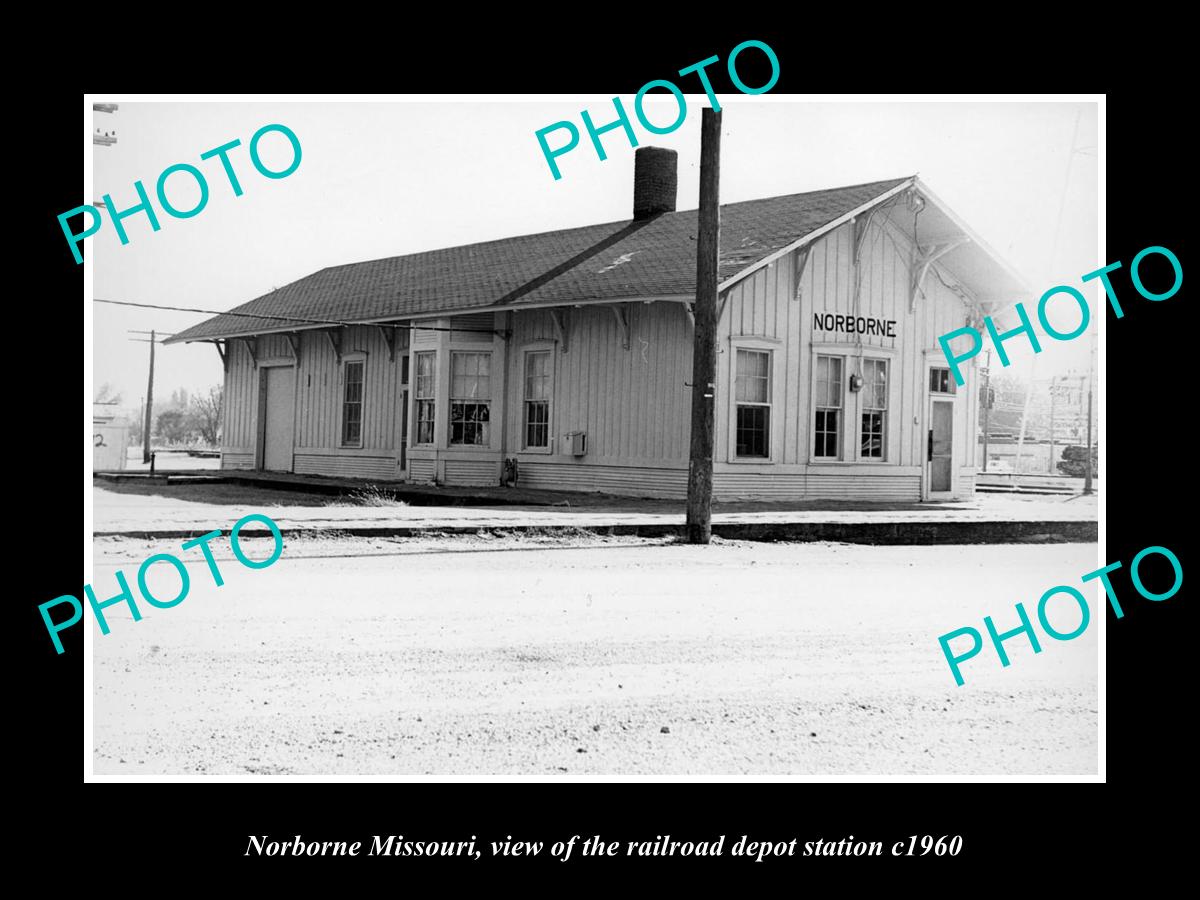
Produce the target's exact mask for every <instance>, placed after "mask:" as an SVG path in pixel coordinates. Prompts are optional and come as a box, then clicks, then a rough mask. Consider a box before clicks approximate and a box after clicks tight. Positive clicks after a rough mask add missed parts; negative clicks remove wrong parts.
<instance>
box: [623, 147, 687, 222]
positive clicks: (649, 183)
mask: <svg viewBox="0 0 1200 900" xmlns="http://www.w3.org/2000/svg"><path fill="white" fill-rule="evenodd" d="M678 160H679V154H678V153H676V152H675V151H674V150H668V149H666V148H665V147H638V149H637V152H636V153H634V156H633V218H634V219H647V218H649V217H650V216H653V215H655V214H656V213H663V212H675V194H676V190H677V188H678V186H679V182H678V174H677V172H676V164H677V162H678Z"/></svg>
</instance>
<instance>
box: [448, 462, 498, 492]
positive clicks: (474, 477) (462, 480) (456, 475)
mask: <svg viewBox="0 0 1200 900" xmlns="http://www.w3.org/2000/svg"><path fill="white" fill-rule="evenodd" d="M499 483H500V463H499V462H498V461H497V460H492V459H448V460H446V484H460V485H466V486H469V487H483V486H488V487H494V486H496V485H498V484H499Z"/></svg>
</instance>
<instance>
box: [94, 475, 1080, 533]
mask: <svg viewBox="0 0 1200 900" xmlns="http://www.w3.org/2000/svg"><path fill="white" fill-rule="evenodd" d="M313 481H318V482H325V484H320V485H317V487H319V488H321V489H324V490H327V493H319V492H318V491H314V490H311V489H310V487H311V482H313ZM363 486H364V485H363V483H361V482H348V481H339V480H337V479H311V480H310V479H300V478H298V477H296V476H291V477H287V476H285V477H274V476H271V477H268V478H267V479H263V478H261V477H257V478H253V479H249V478H247V479H242V480H239V481H237V482H235V483H230V484H213V483H204V482H200V483H195V484H179V483H178V482H175V481H174V480H172V483H168V479H167V478H163V479H161V482H159V481H154V482H150V481H148V480H145V479H143V480H142V481H140V482H136V483H135V482H130V481H127V480H123V481H121V482H115V483H114V482H110V481H106V480H105V479H100V478H98V479H97V480H96V481H95V487H94V488H93V499H94V503H93V512H94V521H93V528H94V534H95V536H96V537H133V538H146V539H171V540H176V539H178V540H183V539H186V538H189V537H196V536H199V535H202V534H205V533H207V532H210V531H213V530H220V531H222V533H228V531H229V530H230V528H231V527H232V526H233V524H234V522H236V521H237V520H238V519H240V518H242V517H243V516H246V515H249V514H251V513H261V514H265V515H267V516H269V517H270V518H271V519H272V520H273V521H274V522H276V524H277V525H278V526H279V528H280V530H281V531H282V532H283V533H284V534H285V535H299V534H315V533H325V534H331V535H332V534H345V535H351V536H360V537H410V536H417V535H429V534H464V533H468V534H469V533H480V532H498V531H507V532H514V531H535V532H540V533H554V532H556V531H558V532H563V533H571V532H579V531H588V532H595V533H600V534H622V535H638V536H643V537H670V536H680V535H682V534H683V530H684V521H685V519H684V509H683V503H682V501H678V500H637V499H633V498H628V497H606V496H604V495H600V494H562V493H557V492H549V491H537V492H534V491H523V490H515V491H514V490H509V489H505V488H428V487H426V488H421V487H417V486H403V485H397V486H391V485H389V486H388V487H394V488H395V490H396V496H397V498H399V499H396V500H393V501H388V500H387V499H386V498H385V499H384V500H382V501H381V503H380V505H362V503H361V502H356V501H355V500H353V499H351V498H350V497H349V496H348V492H350V491H352V490H353V489H355V488H359V489H361V488H362V487H363ZM334 488H336V489H337V490H338V491H340V492H341V493H340V494H339V495H337V496H334V497H333V498H332V499H331V498H330V495H331V494H334V491H333V489H334ZM402 489H403V490H402ZM434 501H436V503H437V505H433V503H434ZM1096 510H1097V504H1096V498H1095V497H1094V496H1093V497H1089V498H1062V497H1036V496H1034V497H1030V496H1023V497H1010V496H999V495H979V496H976V497H975V498H973V499H972V500H969V501H955V502H946V503H907V504H896V503H886V504H880V503H867V502H861V501H860V502H854V503H850V502H828V501H810V502H808V503H796V502H779V503H720V504H716V505H715V506H714V512H713V533H714V534H716V535H719V536H721V537H724V538H730V539H743V540H757V541H840V542H845V543H864V544H977V543H1031V542H1036V543H1060V542H1079V541H1085V542H1093V541H1096V540H1097V538H1098V527H1097V512H1096ZM242 533H243V534H245V535H246V536H251V535H255V534H257V535H261V536H264V537H265V536H266V535H267V534H269V532H268V531H266V530H265V529H261V528H259V527H258V526H255V527H254V528H247V529H245V530H244V531H243V532H242Z"/></svg>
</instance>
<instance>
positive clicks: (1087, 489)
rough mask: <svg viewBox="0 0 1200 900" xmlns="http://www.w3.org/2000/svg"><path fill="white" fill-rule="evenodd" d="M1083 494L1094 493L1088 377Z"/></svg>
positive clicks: (1090, 397)
mask: <svg viewBox="0 0 1200 900" xmlns="http://www.w3.org/2000/svg"><path fill="white" fill-rule="evenodd" d="M1083 492H1084V493H1085V494H1090V493H1091V492H1092V379H1091V376H1090V375H1089V376H1088V409H1087V469H1085V470H1084V474H1083Z"/></svg>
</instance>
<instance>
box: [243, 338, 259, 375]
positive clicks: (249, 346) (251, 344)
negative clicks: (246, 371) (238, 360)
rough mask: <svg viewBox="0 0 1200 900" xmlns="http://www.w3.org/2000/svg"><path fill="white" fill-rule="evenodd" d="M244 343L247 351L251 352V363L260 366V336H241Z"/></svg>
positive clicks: (256, 366) (255, 366)
mask: <svg viewBox="0 0 1200 900" xmlns="http://www.w3.org/2000/svg"><path fill="white" fill-rule="evenodd" d="M240 340H241V341H242V343H243V344H245V345H246V352H247V353H249V354H250V365H252V366H254V368H256V369H257V368H258V338H257V337H248V338H240Z"/></svg>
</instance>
